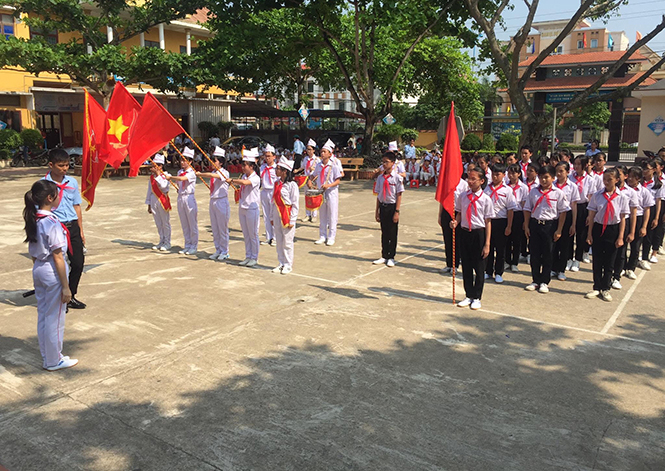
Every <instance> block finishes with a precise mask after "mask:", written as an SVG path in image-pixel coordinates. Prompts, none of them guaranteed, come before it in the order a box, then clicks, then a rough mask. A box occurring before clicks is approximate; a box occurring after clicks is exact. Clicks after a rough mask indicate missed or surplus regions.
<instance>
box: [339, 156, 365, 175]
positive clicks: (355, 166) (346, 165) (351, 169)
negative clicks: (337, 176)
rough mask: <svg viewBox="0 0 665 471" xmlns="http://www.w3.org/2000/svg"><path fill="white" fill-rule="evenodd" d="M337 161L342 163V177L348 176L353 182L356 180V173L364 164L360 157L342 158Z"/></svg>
mask: <svg viewBox="0 0 665 471" xmlns="http://www.w3.org/2000/svg"><path fill="white" fill-rule="evenodd" d="M339 161H340V162H341V163H342V168H343V169H344V175H348V176H349V179H350V180H355V179H357V178H358V171H359V170H360V167H362V165H363V163H364V162H365V159H363V158H362V157H351V158H349V157H343V158H341V159H339Z"/></svg>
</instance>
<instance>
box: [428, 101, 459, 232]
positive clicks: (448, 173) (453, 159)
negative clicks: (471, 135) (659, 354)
mask: <svg viewBox="0 0 665 471" xmlns="http://www.w3.org/2000/svg"><path fill="white" fill-rule="evenodd" d="M463 172H464V165H463V164H462V151H461V150H460V144H459V134H458V133H457V121H456V118H455V102H452V103H451V107H450V116H448V123H447V126H446V140H445V142H444V144H443V155H442V157H441V171H440V173H439V184H438V186H437V187H436V196H435V198H436V200H437V201H438V202H439V203H441V205H442V206H443V209H444V210H446V211H448V214H450V217H451V218H453V219H454V218H455V189H456V188H457V185H459V182H460V179H461V178H462V173H463Z"/></svg>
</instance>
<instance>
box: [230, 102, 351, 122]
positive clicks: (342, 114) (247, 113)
mask: <svg viewBox="0 0 665 471" xmlns="http://www.w3.org/2000/svg"><path fill="white" fill-rule="evenodd" d="M309 116H310V117H311V118H347V119H363V115H361V114H358V113H351V112H349V111H342V110H309ZM231 117H232V118H245V117H252V118H297V117H298V112H297V111H295V110H291V111H285V110H280V109H278V108H274V107H272V106H270V105H266V104H265V103H263V102H262V101H243V102H234V103H231Z"/></svg>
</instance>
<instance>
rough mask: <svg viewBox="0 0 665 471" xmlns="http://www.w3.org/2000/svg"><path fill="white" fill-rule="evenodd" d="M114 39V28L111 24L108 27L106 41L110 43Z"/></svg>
mask: <svg viewBox="0 0 665 471" xmlns="http://www.w3.org/2000/svg"><path fill="white" fill-rule="evenodd" d="M112 41H113V28H111V27H110V26H107V27H106V42H107V43H110V42H112Z"/></svg>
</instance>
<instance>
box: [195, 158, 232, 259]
mask: <svg viewBox="0 0 665 471" xmlns="http://www.w3.org/2000/svg"><path fill="white" fill-rule="evenodd" d="M225 154H226V152H225V151H224V149H222V148H221V147H216V148H215V150H214V152H213V154H212V158H213V162H215V164H216V166H217V168H219V170H216V171H214V172H211V173H198V174H197V175H198V176H199V177H202V178H203V177H205V178H210V205H209V211H210V227H211V228H212V239H213V241H214V244H215V253H213V254H212V255H211V256H210V259H211V260H219V261H222V260H227V259H228V258H229V221H230V219H231V205H230V204H229V183H228V182H229V172H228V171H227V170H226V169H225V168H224V163H225V162H226V159H225ZM214 167H215V166H213V168H214Z"/></svg>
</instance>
